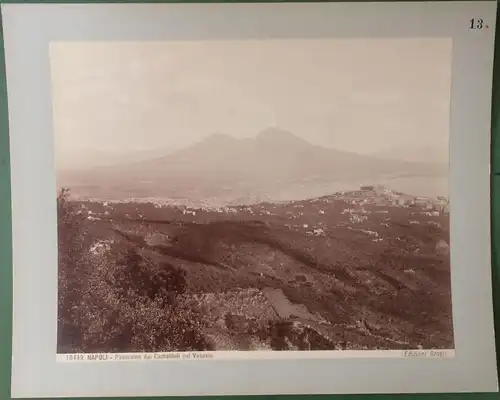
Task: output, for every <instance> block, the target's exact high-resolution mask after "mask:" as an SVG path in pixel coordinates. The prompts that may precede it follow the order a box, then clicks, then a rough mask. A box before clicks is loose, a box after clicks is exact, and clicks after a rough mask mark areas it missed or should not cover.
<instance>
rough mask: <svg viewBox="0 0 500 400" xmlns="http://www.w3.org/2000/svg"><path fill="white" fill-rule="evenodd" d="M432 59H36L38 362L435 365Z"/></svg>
mask: <svg viewBox="0 0 500 400" xmlns="http://www.w3.org/2000/svg"><path fill="white" fill-rule="evenodd" d="M451 56H452V41H451V39H446V38H421V39H420V38H410V39H403V38H398V39H391V38H387V39H385V38H384V39H369V38H367V39H307V40H303V39H300V40H299V39H272V40H212V41H211V40H203V41H160V42H53V43H51V45H50V63H51V80H52V86H51V87H52V98H53V116H54V144H55V153H54V156H55V166H56V173H57V193H56V194H55V199H57V213H58V214H57V215H58V251H59V257H58V325H57V329H58V332H57V352H58V354H68V353H133V352H187V351H233V350H238V351H241V352H248V351H257V350H259V351H275V352H276V351H315V350H329V351H342V350H419V349H420V350H428V349H447V350H452V349H454V335H453V321H452V298H451V279H450V239H449V200H448V199H449V173H448V172H449V130H450V127H449V119H450V85H451ZM452 206H453V204H452ZM231 354H233V355H234V356H238V354H240V355H239V356H240V357H241V354H242V353H235V352H233V353H231ZM276 354H278V353H276ZM382 355H383V354H382ZM326 356H328V354H327V355H326Z"/></svg>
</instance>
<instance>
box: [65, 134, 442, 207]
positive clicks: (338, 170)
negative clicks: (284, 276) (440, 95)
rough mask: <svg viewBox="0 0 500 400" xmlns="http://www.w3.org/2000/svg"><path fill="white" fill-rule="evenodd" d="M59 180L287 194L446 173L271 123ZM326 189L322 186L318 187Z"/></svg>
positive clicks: (100, 191)
mask: <svg viewBox="0 0 500 400" xmlns="http://www.w3.org/2000/svg"><path fill="white" fill-rule="evenodd" d="M58 172H59V173H58V186H60V187H61V186H63V187H69V188H71V189H73V190H74V191H76V192H77V193H80V194H82V195H83V194H85V195H86V196H90V197H106V198H116V199H122V198H126V197H157V198H161V197H164V198H165V197H166V198H189V199H193V200H194V199H197V200H202V199H212V200H213V199H225V201H230V202H231V201H236V200H237V199H239V200H241V201H243V200H242V199H244V198H248V197H251V196H260V197H264V198H267V199H269V200H290V199H300V198H307V197H313V196H317V195H322V194H327V193H328V192H331V191H332V190H333V189H334V188H341V186H346V187H352V186H358V185H359V184H362V183H369V184H375V183H384V182H386V181H390V180H394V179H399V180H401V179H406V180H408V179H410V180H411V179H420V180H425V179H430V180H432V179H445V178H447V172H448V171H447V165H446V164H445V163H438V162H426V163H424V162H411V161H402V160H398V159H397V157H393V158H390V157H382V156H380V155H361V154H356V153H351V152H346V151H340V150H336V149H331V148H325V147H321V146H318V145H314V144H311V143H309V142H307V141H305V140H304V139H302V138H300V137H298V136H296V135H294V134H293V133H291V132H289V131H286V130H282V129H279V128H268V129H266V130H264V131H262V132H260V133H258V134H257V135H256V136H255V137H253V138H245V139H237V138H234V137H232V136H230V135H225V134H220V133H218V134H212V135H210V136H207V137H206V138H205V139H203V140H201V141H199V142H197V143H195V144H193V145H191V146H189V147H187V148H184V149H181V150H178V151H174V152H172V153H170V154H165V155H155V156H153V157H151V158H148V159H141V160H138V161H137V159H136V160H134V159H131V160H126V161H123V162H122V163H120V164H114V165H107V166H100V167H95V168H86V169H82V170H80V171H71V172H69V171H66V172H64V171H58ZM323 192H324V193H323Z"/></svg>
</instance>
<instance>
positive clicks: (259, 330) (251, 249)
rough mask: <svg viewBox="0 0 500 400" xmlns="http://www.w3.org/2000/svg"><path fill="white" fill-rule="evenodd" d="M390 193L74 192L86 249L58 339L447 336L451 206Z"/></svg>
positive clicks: (135, 341) (99, 342) (237, 341)
mask: <svg viewBox="0 0 500 400" xmlns="http://www.w3.org/2000/svg"><path fill="white" fill-rule="evenodd" d="M394 196H395V195H394V194H391V193H382V194H377V193H375V192H374V191H360V192H345V193H337V194H336V195H331V196H324V197H321V198H317V199H311V200H305V201H297V202H289V203H284V204H273V203H262V204H257V205H250V206H238V207H222V208H218V209H189V208H185V207H171V206H165V207H162V206H159V205H156V204H141V203H96V202H80V203H73V206H74V207H75V208H74V209H73V210H74V212H75V215H79V216H81V217H82V219H81V228H80V229H81V231H82V232H83V234H82V237H83V239H82V241H81V242H82V243H84V244H83V245H82V249H86V250H85V251H86V256H85V257H84V259H85V260H86V261H85V266H84V267H82V268H83V270H81V271H80V272H79V271H78V270H77V269H75V268H70V269H67V270H65V271H69V272H66V273H67V274H68V276H69V278H68V276H65V277H64V279H63V280H62V281H63V282H66V281H68V280H70V281H71V276H73V278H74V280H76V281H79V282H80V285H81V288H85V287H87V288H88V290H86V289H81V290H83V291H84V292H85V293H87V294H86V295H85V296H82V298H83V299H84V300H83V301H81V300H80V302H79V305H78V306H76V307H77V309H78V310H79V308H81V307H83V309H84V310H83V311H82V310H79V311H78V313H77V315H79V317H75V316H68V321H67V324H68V326H67V327H66V328H65V329H70V328H69V327H71V326H73V327H74V326H75V325H76V326H78V327H79V329H80V330H81V332H80V335H81V336H80V339H77V338H78V335H76V334H74V335H73V336H72V337H73V339H72V341H71V340H69V341H68V339H67V338H66V339H64V338H61V340H60V342H59V349H60V351H75V349H80V350H83V351H105V350H106V351H137V350H144V351H146V350H149V351H160V350H186V349H193V348H195V349H199V350H204V349H212V350H214V349H215V350H231V349H233V350H234V349H239V350H252V349H253V350H258V349H274V350H287V349H298V350H315V349H316V350H318V349H403V348H404V349H407V348H453V332H452V319H451V293H450V265H449V250H448V244H447V243H448V235H449V231H448V219H449V218H448V214H447V213H446V212H443V211H442V209H440V208H439V207H438V206H435V205H432V203H422V204H420V205H415V204H409V205H396V203H397V202H396V203H395V201H394ZM396 199H397V196H396ZM398 204H399V203H398ZM83 217H84V219H83ZM60 238H61V236H60ZM82 265H83V264H82ZM84 270H85V271H86V272H82V271H84ZM60 271H61V269H60ZM79 274H81V275H79ZM60 279H61V272H60ZM89 282H90V283H89ZM61 285H62V284H61V281H60V287H61ZM63 286H64V285H63ZM173 299H175V300H173ZM65 301H66V300H62V301H61V302H65ZM61 302H60V306H61ZM63 308H65V309H67V307H63ZM89 309H91V310H93V311H92V318H88V319H85V318H84V317H82V315H86V313H87V312H90V311H85V310H89ZM113 310H114V311H113ZM82 318H83V319H82ZM110 318H111V320H110ZM75 319H76V321H75ZM87 323H88V324H90V325H88V326H87V325H86V324H87ZM174 327H182V329H181V330H182V332H184V333H182V334H181V333H179V331H178V330H175V329H174ZM60 329H61V328H60ZM103 329H104V330H105V333H103V332H104V331H103ZM172 329H173V330H172ZM179 329H180V328H179ZM77 331H78V329H77ZM82 331H83V332H82ZM153 331H154V335H153V336H154V337H155V339H154V340H153V341H151V340H152V339H147V338H150V337H151V335H152V332H153ZM186 332H187V333H186ZM148 335H149V336H148ZM155 335H156V336H155ZM103 336H104V337H103ZM172 337H174V338H176V339H175V340H174V339H172ZM89 338H90V339H89ZM92 338H93V339H92Z"/></svg>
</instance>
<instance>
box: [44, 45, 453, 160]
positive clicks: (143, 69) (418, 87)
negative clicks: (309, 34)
mask: <svg viewBox="0 0 500 400" xmlns="http://www.w3.org/2000/svg"><path fill="white" fill-rule="evenodd" d="M50 51H51V67H52V82H53V103H54V118H55V140H56V155H57V158H58V162H60V163H61V164H65V163H71V162H74V161H75V160H76V159H81V158H85V157H86V156H87V155H88V156H89V157H90V156H91V154H93V153H95V152H96V151H99V152H104V153H106V152H115V153H123V152H124V153H129V152H132V151H134V150H143V149H153V148H166V149H175V148H180V147H184V146H187V145H189V144H191V143H193V142H195V141H198V140H200V139H202V138H203V137H205V136H207V135H209V134H211V133H215V132H220V133H227V134H230V135H233V136H236V137H246V136H253V135H255V134H256V133H258V132H259V131H261V130H263V129H265V128H267V127H269V126H278V127H280V128H283V129H287V130H290V131H292V132H293V133H295V134H296V135H298V136H301V137H303V138H304V139H306V140H308V141H310V142H312V143H317V144H320V145H323V146H328V147H334V148H338V149H342V150H349V151H355V152H362V153H371V152H376V151H379V150H383V149H386V148H390V147H399V146H411V145H413V144H417V145H418V146H432V147H437V148H438V149H443V151H445V149H446V147H447V143H448V134H449V133H448V131H449V103H450V77H451V40H449V39H308V40H296V39H292V40H265V41H263V40H248V41H242V40H235V41H199V42H188V41H175V42H172V41H170V42H100V43H97V42H94V43H91V42H88V43H87V42H85V43H75V42H73V43H53V44H52V45H51V49H50ZM439 151H441V150H439ZM444 157H446V155H444Z"/></svg>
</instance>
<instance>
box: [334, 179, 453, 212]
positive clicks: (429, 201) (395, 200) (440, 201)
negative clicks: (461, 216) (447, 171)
mask: <svg viewBox="0 0 500 400" xmlns="http://www.w3.org/2000/svg"><path fill="white" fill-rule="evenodd" d="M340 194H341V195H342V197H343V198H344V199H345V200H347V201H349V200H351V201H352V202H353V203H358V201H359V200H360V199H361V204H373V205H377V206H398V207H412V206H417V207H419V208H423V209H426V210H437V211H440V212H448V199H447V198H445V197H442V196H440V197H437V198H428V197H421V196H412V195H409V194H404V193H399V192H395V191H392V190H389V189H387V188H385V187H384V186H382V185H374V186H372V185H363V186H361V187H360V188H359V190H355V191H351V192H342V193H340Z"/></svg>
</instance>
